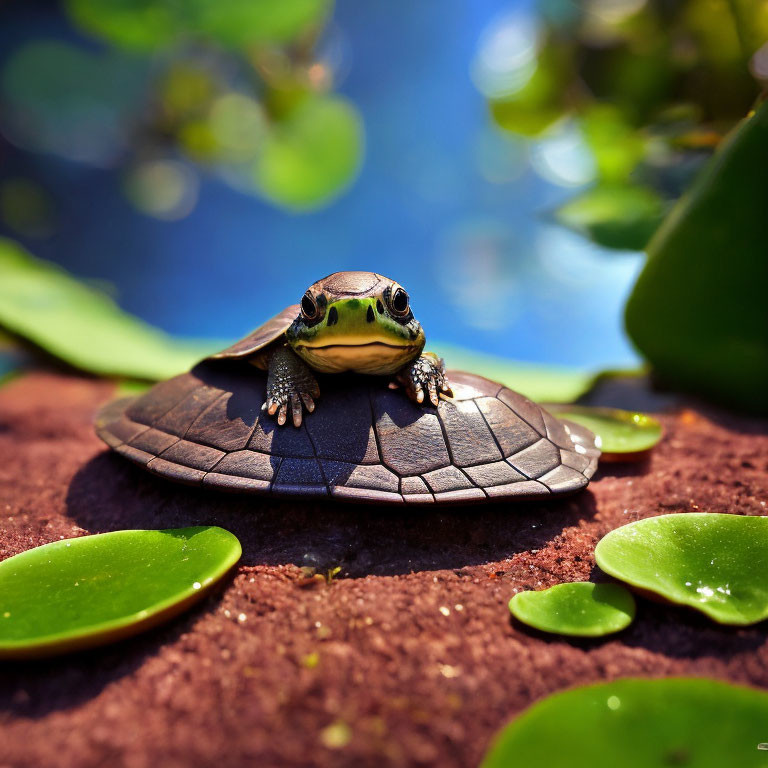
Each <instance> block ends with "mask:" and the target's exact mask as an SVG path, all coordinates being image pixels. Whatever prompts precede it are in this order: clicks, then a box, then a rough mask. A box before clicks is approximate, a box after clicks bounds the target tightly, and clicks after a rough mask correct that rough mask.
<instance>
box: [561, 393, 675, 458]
mask: <svg viewBox="0 0 768 768" xmlns="http://www.w3.org/2000/svg"><path fill="white" fill-rule="evenodd" d="M547 408H548V410H550V411H551V412H552V413H554V414H556V415H557V416H559V417H560V418H561V419H567V420H568V421H575V422H576V423H577V424H581V425H582V426H584V427H586V428H587V429H589V430H591V431H592V432H594V433H595V434H596V435H597V436H598V437H599V438H600V443H601V450H602V451H603V456H602V458H603V460H608V461H611V460H614V461H625V460H628V459H641V458H645V456H647V454H648V452H649V451H650V450H651V448H653V447H654V446H655V445H656V443H658V442H659V440H661V437H662V434H663V429H662V426H661V424H660V423H659V422H658V421H657V420H656V419H654V418H653V417H652V416H648V415H647V414H645V413H637V412H636V411H623V410H621V409H620V408H598V407H593V406H587V405H555V406H552V407H550V406H547Z"/></svg>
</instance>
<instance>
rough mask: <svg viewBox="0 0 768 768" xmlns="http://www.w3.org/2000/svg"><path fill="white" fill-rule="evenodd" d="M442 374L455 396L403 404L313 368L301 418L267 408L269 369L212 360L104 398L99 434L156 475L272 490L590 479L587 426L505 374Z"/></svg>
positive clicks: (375, 493) (526, 485) (382, 383)
mask: <svg viewBox="0 0 768 768" xmlns="http://www.w3.org/2000/svg"><path fill="white" fill-rule="evenodd" d="M448 375H449V380H450V382H451V386H452V388H453V392H454V397H452V398H447V399H441V401H440V404H439V406H438V407H437V408H435V407H432V406H424V405H417V404H415V403H413V402H411V401H410V400H409V399H408V398H407V397H406V396H405V394H404V393H403V392H401V391H393V390H390V389H388V388H387V381H386V379H382V378H380V377H373V376H353V375H340V374H336V375H332V376H320V377H318V380H319V383H320V389H321V392H322V396H321V398H320V400H319V402H318V405H317V409H316V410H315V412H314V413H311V414H307V415H306V416H305V418H304V421H303V423H302V425H301V427H300V428H298V429H297V428H295V427H293V426H292V425H286V426H282V427H280V426H278V425H277V423H276V421H275V419H274V417H271V416H269V415H268V414H267V413H266V412H265V411H262V410H261V405H262V403H263V402H264V400H265V389H266V380H267V375H266V373H264V372H263V371H260V370H257V369H255V368H254V367H253V366H251V365H248V364H246V363H244V362H242V361H239V360H230V361H226V360H220V361H214V360H206V361H203V362H202V363H201V364H199V365H198V366H196V367H195V368H194V369H193V370H192V371H191V372H189V373H186V374H183V375H181V376H177V377H175V378H173V379H169V380H168V381H164V382H161V383H159V384H157V385H155V386H154V387H152V389H150V390H149V391H148V392H146V393H145V394H144V395H142V396H140V397H137V398H127V399H122V400H117V401H115V402H112V403H110V404H108V405H106V406H105V407H104V408H103V409H102V410H101V411H100V413H99V414H98V416H97V419H96V432H97V434H98V435H99V437H101V439H102V440H104V441H105V442H106V443H107V444H108V445H109V446H110V447H112V448H113V449H114V450H115V451H117V452H118V453H119V454H121V455H123V456H125V457H126V458H128V459H130V460H131V461H133V462H135V463H136V464H139V465H141V466H143V467H146V468H147V469H148V470H150V471H151V472H153V473H155V474H157V475H161V476H163V477H166V478H169V479H171V480H176V481H179V482H183V483H188V484H193V485H202V486H204V487H211V488H220V489H224V490H231V491H241V492H250V493H258V494H271V495H273V496H310V497H328V496H331V497H334V498H339V499H350V500H355V501H365V502H376V503H395V504H402V503H410V502H414V503H425V502H426V503H433V502H439V503H442V502H453V503H459V502H461V503H464V502H480V501H485V500H488V499H525V498H530V497H545V496H549V495H552V494H562V493H571V492H573V491H577V490H579V489H580V488H583V487H584V486H586V485H587V483H588V482H589V478H590V477H591V476H592V474H593V473H594V471H595V469H596V467H597V460H598V457H599V455H600V451H599V450H598V449H597V448H596V446H595V437H594V435H593V434H592V433H591V432H590V431H589V430H587V429H585V428H584V427H581V426H579V425H576V424H572V423H569V422H565V421H561V420H559V419H557V418H555V417H554V416H552V415H551V414H550V413H548V412H547V411H546V410H544V409H543V408H541V407H540V406H538V405H536V404H535V403H533V402H531V401H530V400H528V399H527V398H525V397H523V396H522V395H520V394H517V393H516V392H513V391H512V390H510V389H507V388H506V387H503V386H502V385H501V384H497V383H494V382H492V381H489V380H488V379H485V378H482V377H480V376H475V375H473V374H469V373H463V372H458V371H453V372H449V374H448Z"/></svg>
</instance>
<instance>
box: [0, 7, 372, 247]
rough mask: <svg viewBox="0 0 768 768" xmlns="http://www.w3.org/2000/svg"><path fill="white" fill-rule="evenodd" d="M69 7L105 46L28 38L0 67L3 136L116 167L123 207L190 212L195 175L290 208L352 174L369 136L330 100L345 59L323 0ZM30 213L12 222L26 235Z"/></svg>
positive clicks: (347, 108)
mask: <svg viewBox="0 0 768 768" xmlns="http://www.w3.org/2000/svg"><path fill="white" fill-rule="evenodd" d="M64 8H65V10H66V12H67V13H68V14H69V17H70V19H71V21H72V22H73V23H74V24H75V25H76V26H77V27H79V28H80V30H82V32H83V33H85V34H86V35H88V36H91V37H93V38H95V39H96V40H98V41H101V42H102V43H103V44H104V46H103V47H102V48H100V49H94V48H93V47H91V46H89V47H86V46H84V45H83V46H80V45H75V44H72V43H69V42H63V41H53V40H33V41H30V42H27V43H25V44H23V45H21V46H19V47H18V48H17V49H16V50H15V51H13V52H12V54H11V55H10V57H9V59H8V61H7V63H6V65H5V67H4V70H3V71H2V73H0V130H1V131H2V132H3V134H4V135H5V136H6V137H7V138H8V139H9V140H10V141H12V142H13V143H15V144H17V145H18V146H21V147H23V148H25V149H28V150H32V151H43V152H52V153H55V154H58V155H60V156H63V157H65V158H67V159H70V160H74V161H77V162H83V163H89V164H93V165H96V166H101V167H113V166H118V167H121V168H123V169H124V173H125V183H124V187H125V190H126V194H127V197H128V199H129V200H130V201H132V202H133V203H134V204H135V205H136V207H137V208H138V209H139V210H141V211H143V212H145V213H147V214H150V215H152V216H156V217H158V218H161V219H176V218H180V217H182V216H185V215H187V214H188V213H189V212H190V211H191V210H192V208H193V207H194V205H195V203H196V201H197V190H198V186H199V182H198V179H197V172H196V170H195V169H196V168H198V167H199V168H205V169H208V170H210V171H213V172H215V173H217V174H218V175H220V176H221V177H222V178H223V179H225V180H226V181H227V182H228V183H230V184H231V185H233V186H235V187H237V188H238V189H241V190H243V191H246V192H249V193H252V194H255V195H259V196H261V197H262V198H264V199H266V200H268V201H270V202H272V203H274V204H276V205H279V206H281V207H285V208H289V209H292V210H297V211H301V210H308V209H313V208H316V207H318V206H321V205H323V204H325V203H327V202H329V201H330V200H332V199H333V198H334V197H335V196H336V195H338V194H339V193H340V192H341V191H343V190H344V189H345V188H346V187H347V186H348V185H349V184H350V183H351V182H352V180H353V179H354V178H355V176H356V174H357V171H358V168H359V165H360V162H361V158H362V152H363V128H362V122H361V119H360V116H359V114H358V112H357V111H356V109H355V108H354V107H353V106H352V105H351V104H350V103H349V102H347V101H346V100H345V99H342V98H341V97H340V96H338V95H333V94H332V93H331V90H332V87H333V84H334V76H335V71H334V68H335V67H336V66H337V65H338V58H339V56H338V50H337V48H338V41H336V47H335V48H334V38H333V34H332V32H326V31H325V27H326V23H327V21H328V18H329V16H330V12H331V10H332V5H331V2H330V0H280V2H279V3H277V2H271V1H270V0H216V2H208V0H66V2H65V3H64ZM0 204H2V199H1V198H0ZM36 205H37V206H38V207H39V202H38V201H35V200H33V201H32V206H31V207H32V209H34V207H35V206H36ZM22 207H23V206H22ZM28 207H29V206H28ZM33 214H34V210H33V211H32V215H33ZM29 215H30V214H27V213H26V212H22V214H20V215H17V217H16V218H17V219H19V218H20V219H21V221H20V223H19V222H14V221H8V223H9V224H10V225H11V227H12V228H13V229H14V230H16V231H19V232H20V233H22V234H28V232H27V231H26V230H25V226H26V221H25V217H26V218H28V217H29ZM6 218H7V217H6Z"/></svg>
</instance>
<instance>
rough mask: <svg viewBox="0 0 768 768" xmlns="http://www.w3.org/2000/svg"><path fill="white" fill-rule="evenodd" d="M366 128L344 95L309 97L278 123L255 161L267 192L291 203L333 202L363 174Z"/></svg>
mask: <svg viewBox="0 0 768 768" xmlns="http://www.w3.org/2000/svg"><path fill="white" fill-rule="evenodd" d="M362 152H363V128H362V123H361V121H360V117H359V115H358V113H357V111H356V110H355V108H354V107H353V106H352V105H351V104H350V103H349V102H347V101H345V100H344V99H341V98H331V97H319V96H317V97H308V98H305V99H304V100H303V101H302V102H301V103H300V104H299V105H298V106H296V107H295V108H294V109H293V110H292V111H291V112H290V113H289V114H288V115H287V116H286V117H285V118H284V119H283V120H282V121H281V122H279V123H277V124H276V125H275V126H274V127H273V129H272V132H271V133H270V134H269V135H268V136H267V138H266V139H265V141H264V144H263V147H262V151H261V155H260V157H259V159H258V160H257V163H256V166H255V171H254V172H255V179H256V182H257V184H258V186H259V188H260V190H261V192H262V194H263V195H264V196H265V197H267V198H268V199H270V200H272V201H273V202H275V203H277V204H279V205H284V206H286V207H288V208H294V209H297V210H306V209H310V208H316V207H317V206H319V205H321V204H323V203H327V202H328V201H329V200H330V199H331V198H333V197H335V196H336V195H338V194H340V192H341V191H342V190H343V189H344V188H345V187H346V186H347V185H348V184H350V183H351V182H352V180H353V179H354V178H355V176H356V175H357V171H358V168H359V166H360V161H361V158H362Z"/></svg>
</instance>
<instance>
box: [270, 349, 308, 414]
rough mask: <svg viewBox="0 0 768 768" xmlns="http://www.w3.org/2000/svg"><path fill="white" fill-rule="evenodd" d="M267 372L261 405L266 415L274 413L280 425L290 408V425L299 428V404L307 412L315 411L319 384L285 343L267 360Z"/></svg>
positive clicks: (300, 409) (300, 410) (300, 412)
mask: <svg viewBox="0 0 768 768" xmlns="http://www.w3.org/2000/svg"><path fill="white" fill-rule="evenodd" d="M267 370H268V373H267V400H266V402H265V403H264V405H262V406H261V408H262V410H266V411H267V413H268V414H269V415H270V416H274V415H275V413H277V423H278V424H280V425H281V426H282V425H283V424H285V422H286V419H287V418H288V409H289V408H290V410H291V418H292V419H293V426H294V427H300V426H301V419H302V403H303V407H304V408H306V409H307V411H308V412H309V413H312V411H314V410H315V400H316V399H317V398H318V397H320V387H319V386H318V384H317V379H315V377H314V376H313V375H312V371H311V370H310V369H309V366H307V364H306V363H305V362H304V361H303V360H302V359H301V358H300V357H299V356H298V355H297V354H296V353H295V352H294V351H293V350H292V349H291V348H290V347H288V346H282V347H278V348H277V349H276V350H275V351H274V352H273V354H272V357H271V358H270V360H269V367H268V369H267Z"/></svg>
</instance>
